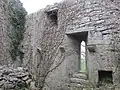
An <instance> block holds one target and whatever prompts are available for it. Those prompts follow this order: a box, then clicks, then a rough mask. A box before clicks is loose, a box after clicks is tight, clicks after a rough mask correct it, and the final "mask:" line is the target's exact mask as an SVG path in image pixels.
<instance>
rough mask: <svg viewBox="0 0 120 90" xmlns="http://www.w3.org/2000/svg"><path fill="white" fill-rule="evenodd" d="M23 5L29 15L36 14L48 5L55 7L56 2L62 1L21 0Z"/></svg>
mask: <svg viewBox="0 0 120 90" xmlns="http://www.w3.org/2000/svg"><path fill="white" fill-rule="evenodd" d="M20 1H21V2H22V3H23V6H24V8H25V9H26V10H27V12H28V14H30V13H33V12H36V11H38V10H40V9H42V8H45V7H46V6H47V5H53V4H54V3H56V2H60V1H62V0H20Z"/></svg>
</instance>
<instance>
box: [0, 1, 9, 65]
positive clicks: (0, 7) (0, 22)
mask: <svg viewBox="0 0 120 90" xmlns="http://www.w3.org/2000/svg"><path fill="white" fill-rule="evenodd" d="M7 5H8V3H7V0H1V1H0V53H1V54H0V64H1V65H3V64H7V63H9V60H11V58H10V55H9V51H8V50H9V39H8V38H9V37H8V32H9V21H8V11H7V9H8V7H7Z"/></svg>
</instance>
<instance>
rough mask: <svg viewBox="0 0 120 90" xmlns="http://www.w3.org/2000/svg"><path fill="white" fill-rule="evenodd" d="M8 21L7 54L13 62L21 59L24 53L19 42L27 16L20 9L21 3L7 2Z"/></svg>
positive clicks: (14, 0) (21, 39)
mask: <svg viewBox="0 0 120 90" xmlns="http://www.w3.org/2000/svg"><path fill="white" fill-rule="evenodd" d="M8 9H9V21H10V24H11V25H12V26H11V30H10V33H9V37H10V49H9V53H10V56H11V58H12V60H13V61H15V60H17V57H19V58H20V60H22V59H23V55H24V53H23V52H22V51H21V42H22V41H23V39H24V32H25V16H26V15H27V13H26V11H25V9H24V8H23V7H22V5H21V3H20V2H19V3H18V2H17V1H16V0H11V1H10V2H9V6H8Z"/></svg>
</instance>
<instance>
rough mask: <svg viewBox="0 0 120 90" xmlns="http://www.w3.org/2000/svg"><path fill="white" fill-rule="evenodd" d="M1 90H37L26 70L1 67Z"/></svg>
mask: <svg viewBox="0 0 120 90" xmlns="http://www.w3.org/2000/svg"><path fill="white" fill-rule="evenodd" d="M0 90H35V84H34V82H33V80H32V78H31V75H30V74H29V72H28V70H27V69H26V68H22V67H18V68H13V67H11V66H5V65H4V66H0Z"/></svg>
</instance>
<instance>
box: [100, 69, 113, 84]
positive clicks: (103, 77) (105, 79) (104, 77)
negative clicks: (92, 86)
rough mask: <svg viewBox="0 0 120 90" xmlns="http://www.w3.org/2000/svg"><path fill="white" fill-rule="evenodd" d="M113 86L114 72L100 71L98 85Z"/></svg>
mask: <svg viewBox="0 0 120 90" xmlns="http://www.w3.org/2000/svg"><path fill="white" fill-rule="evenodd" d="M111 84H113V76H112V71H98V85H99V86H106V85H111Z"/></svg>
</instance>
